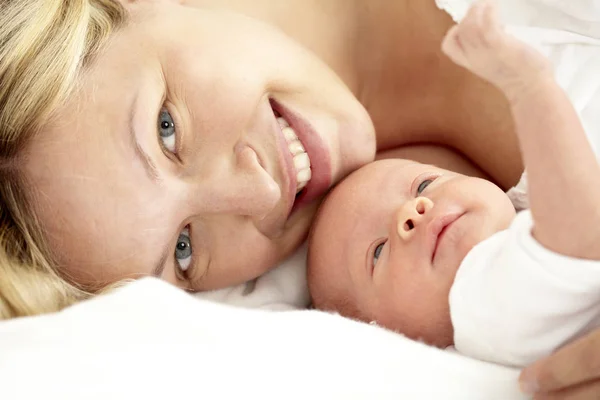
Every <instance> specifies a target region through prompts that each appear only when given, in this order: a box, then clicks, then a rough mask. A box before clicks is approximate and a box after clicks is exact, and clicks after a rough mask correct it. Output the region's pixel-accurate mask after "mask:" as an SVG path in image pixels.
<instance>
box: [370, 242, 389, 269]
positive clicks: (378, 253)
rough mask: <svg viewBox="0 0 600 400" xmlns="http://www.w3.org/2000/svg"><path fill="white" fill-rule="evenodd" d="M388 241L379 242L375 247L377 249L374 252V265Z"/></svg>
mask: <svg viewBox="0 0 600 400" xmlns="http://www.w3.org/2000/svg"><path fill="white" fill-rule="evenodd" d="M385 243H386V242H383V243H381V244H379V245H378V246H377V247H375V251H374V252H373V265H375V264H377V260H379V256H380V255H381V252H382V251H383V246H385Z"/></svg>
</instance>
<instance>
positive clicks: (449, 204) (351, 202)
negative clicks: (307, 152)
mask: <svg viewBox="0 0 600 400" xmlns="http://www.w3.org/2000/svg"><path fill="white" fill-rule="evenodd" d="M514 216H515V211H514V208H513V206H512V204H511V202H510V200H509V199H508V197H507V196H506V194H505V193H504V192H503V191H502V190H501V189H500V188H498V187H497V186H495V185H494V184H492V183H490V182H488V181H486V180H482V179H478V178H471V177H467V176H464V175H460V174H457V173H454V172H450V171H447V170H443V169H440V168H437V167H433V166H430V165H423V164H419V163H416V162H412V161H406V160H397V159H396V160H382V161H377V162H375V163H372V164H369V165H367V166H365V167H363V168H361V169H360V170H358V171H356V172H355V173H353V174H352V175H351V176H350V177H348V178H347V179H346V180H345V181H344V182H342V183H341V184H340V185H339V186H338V187H337V188H336V189H335V190H334V191H333V192H332V193H331V195H330V196H329V197H328V198H327V200H326V202H325V203H324V205H323V206H322V210H321V212H320V216H319V218H318V220H317V222H316V224H315V226H314V227H313V229H314V231H313V236H312V240H311V246H313V247H312V248H311V259H310V262H311V269H312V268H317V269H319V273H318V274H317V275H316V276H319V279H324V281H323V282H329V285H330V287H331V286H336V287H338V288H343V291H344V292H345V293H346V294H347V296H348V297H349V298H347V300H349V301H351V302H353V304H354V306H355V307H356V308H357V309H358V310H359V311H360V314H361V315H363V316H365V317H366V318H369V319H371V320H374V321H376V322H377V323H379V324H380V325H383V326H385V327H387V328H390V329H394V330H398V331H400V332H402V333H404V334H406V335H407V336H409V337H412V338H415V339H416V338H423V339H424V340H426V341H427V342H428V343H431V344H436V345H439V346H445V345H449V344H451V343H452V333H453V332H452V326H451V323H450V315H449V307H448V295H449V291H450V287H451V285H452V283H453V281H454V277H455V275H456V271H457V269H458V267H459V265H460V263H461V262H462V260H463V259H464V257H465V255H466V254H467V252H469V250H471V248H472V247H473V246H474V245H476V244H477V243H479V242H481V241H482V240H484V239H486V238H488V237H489V236H491V235H492V234H493V233H495V232H498V231H500V230H503V229H506V228H507V227H508V226H509V224H510V222H511V221H512V219H513V218H514ZM332 282H335V283H333V284H332ZM318 286H319V287H320V288H323V290H327V286H328V284H324V285H318Z"/></svg>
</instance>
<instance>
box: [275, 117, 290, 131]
mask: <svg viewBox="0 0 600 400" xmlns="http://www.w3.org/2000/svg"><path fill="white" fill-rule="evenodd" d="M277 122H279V126H280V127H281V129H283V128H287V127H289V126H290V124H288V123H287V121H286V120H285V119H283V118H281V117H279V118H277Z"/></svg>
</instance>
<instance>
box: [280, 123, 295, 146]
mask: <svg viewBox="0 0 600 400" xmlns="http://www.w3.org/2000/svg"><path fill="white" fill-rule="evenodd" d="M281 131H282V132H283V136H285V140H287V142H288V143H289V142H292V141H294V140H298V136H296V133H295V132H294V130H293V129H292V128H290V127H289V126H286V127H285V128H281Z"/></svg>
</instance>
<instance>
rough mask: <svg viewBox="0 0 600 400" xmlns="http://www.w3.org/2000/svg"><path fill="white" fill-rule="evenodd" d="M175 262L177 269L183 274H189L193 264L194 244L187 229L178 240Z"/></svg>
mask: <svg viewBox="0 0 600 400" xmlns="http://www.w3.org/2000/svg"><path fill="white" fill-rule="evenodd" d="M175 262H176V263H177V268H179V271H181V272H184V273H185V272H187V270H188V269H189V268H190V265H191V264H192V242H191V240H190V231H189V229H188V228H185V229H184V230H183V231H182V232H181V233H180V234H179V238H178V239H177V245H176V246H175Z"/></svg>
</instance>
